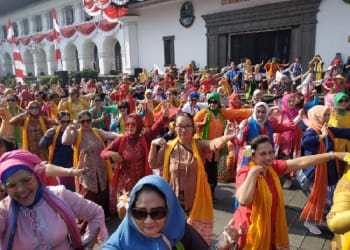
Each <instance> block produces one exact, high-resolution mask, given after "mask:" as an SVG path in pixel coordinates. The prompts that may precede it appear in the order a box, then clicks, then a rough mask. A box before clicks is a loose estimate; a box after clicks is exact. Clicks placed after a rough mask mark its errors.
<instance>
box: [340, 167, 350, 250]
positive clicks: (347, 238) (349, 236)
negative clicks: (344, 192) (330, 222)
mask: <svg viewBox="0 0 350 250" xmlns="http://www.w3.org/2000/svg"><path fill="white" fill-rule="evenodd" d="M348 164H349V162H348ZM345 176H346V179H347V180H348V181H349V182H350V170H349V169H348V170H347V171H346V173H345ZM342 239H343V241H342V248H341V249H342V250H348V249H350V232H346V233H345V234H344V236H343V237H342Z"/></svg>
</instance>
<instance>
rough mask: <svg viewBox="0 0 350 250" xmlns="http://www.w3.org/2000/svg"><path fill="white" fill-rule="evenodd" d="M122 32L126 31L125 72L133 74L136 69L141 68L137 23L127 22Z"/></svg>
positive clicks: (123, 54)
mask: <svg viewBox="0 0 350 250" xmlns="http://www.w3.org/2000/svg"><path fill="white" fill-rule="evenodd" d="M122 30H123V31H124V51H122V56H123V72H124V73H128V74H133V73H134V69H135V68H137V67H139V50H138V44H137V41H138V37H137V23H136V22H125V23H124V24H123V29H122Z"/></svg>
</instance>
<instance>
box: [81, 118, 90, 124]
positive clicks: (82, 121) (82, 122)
mask: <svg viewBox="0 0 350 250" xmlns="http://www.w3.org/2000/svg"><path fill="white" fill-rule="evenodd" d="M90 122H91V119H86V120H80V121H79V123H81V124H84V123H90Z"/></svg>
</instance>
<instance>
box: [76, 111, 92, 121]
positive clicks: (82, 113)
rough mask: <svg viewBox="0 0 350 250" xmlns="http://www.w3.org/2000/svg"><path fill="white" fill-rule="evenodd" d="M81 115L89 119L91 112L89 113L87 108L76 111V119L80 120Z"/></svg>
mask: <svg viewBox="0 0 350 250" xmlns="http://www.w3.org/2000/svg"><path fill="white" fill-rule="evenodd" d="M83 115H87V116H89V118H90V119H91V114H90V112H89V110H82V111H80V112H79V113H78V120H80V119H81V117H82V116H83Z"/></svg>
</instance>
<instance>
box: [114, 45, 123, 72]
mask: <svg viewBox="0 0 350 250" xmlns="http://www.w3.org/2000/svg"><path fill="white" fill-rule="evenodd" d="M114 54H115V70H116V71H117V74H119V73H123V61H122V53H121V47H120V44H119V42H117V43H116V44H115V46H114Z"/></svg>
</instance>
